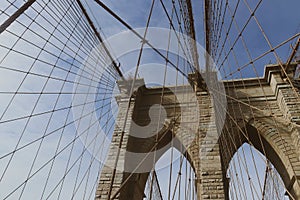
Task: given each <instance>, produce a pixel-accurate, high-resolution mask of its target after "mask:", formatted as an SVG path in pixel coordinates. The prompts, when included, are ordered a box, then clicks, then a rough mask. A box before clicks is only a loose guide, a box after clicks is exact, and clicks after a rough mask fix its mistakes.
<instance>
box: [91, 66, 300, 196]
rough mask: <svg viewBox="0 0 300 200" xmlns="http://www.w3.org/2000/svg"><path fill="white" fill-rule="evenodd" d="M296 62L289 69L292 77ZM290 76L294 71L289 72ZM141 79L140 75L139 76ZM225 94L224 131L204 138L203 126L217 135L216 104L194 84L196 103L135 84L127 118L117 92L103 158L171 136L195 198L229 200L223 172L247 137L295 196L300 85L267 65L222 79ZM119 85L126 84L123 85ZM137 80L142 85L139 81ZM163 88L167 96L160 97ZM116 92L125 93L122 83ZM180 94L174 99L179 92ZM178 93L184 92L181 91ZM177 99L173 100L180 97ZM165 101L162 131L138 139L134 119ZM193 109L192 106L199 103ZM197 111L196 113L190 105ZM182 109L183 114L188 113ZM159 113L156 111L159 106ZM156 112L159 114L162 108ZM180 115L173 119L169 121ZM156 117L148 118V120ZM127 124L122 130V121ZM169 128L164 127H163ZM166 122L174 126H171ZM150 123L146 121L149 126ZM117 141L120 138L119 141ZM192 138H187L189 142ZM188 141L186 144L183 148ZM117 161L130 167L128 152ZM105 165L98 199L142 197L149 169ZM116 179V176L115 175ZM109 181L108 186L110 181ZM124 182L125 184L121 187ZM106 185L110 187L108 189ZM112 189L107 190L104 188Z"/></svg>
mask: <svg viewBox="0 0 300 200" xmlns="http://www.w3.org/2000/svg"><path fill="white" fill-rule="evenodd" d="M293 70H294V68H293V67H291V69H290V71H289V73H290V74H291V75H293ZM291 77H292V76H291ZM138 83H139V84H140V85H141V81H138ZM223 83H224V85H225V88H226V93H227V97H228V98H227V105H226V107H227V117H226V121H225V124H224V127H223V129H222V131H221V135H220V136H219V137H218V139H217V140H216V141H213V140H209V139H207V137H206V136H207V135H206V134H207V131H208V130H209V131H210V132H211V133H214V134H219V133H218V126H217V125H216V123H215V121H213V123H212V119H216V118H215V117H216V113H215V108H214V106H213V104H212V100H211V96H210V94H209V93H208V92H206V91H204V90H203V89H200V88H198V89H197V91H191V92H193V93H194V94H196V97H197V101H196V103H195V102H194V101H193V99H191V98H190V97H191V96H192V95H189V94H187V93H184V92H186V91H185V90H183V87H184V86H181V87H178V88H177V89H178V90H180V89H182V91H183V92H182V93H180V92H179V93H177V97H175V96H174V94H173V93H172V91H171V90H167V89H165V88H164V89H162V88H152V89H147V88H145V87H140V89H139V90H137V91H136V92H135V95H134V96H133V97H130V98H131V100H132V101H131V105H130V108H129V110H128V118H127V121H126V122H125V113H126V112H127V105H128V101H129V97H128V96H126V94H122V95H121V96H120V97H118V99H117V100H118V103H119V107H120V113H119V116H118V118H117V122H116V123H117V125H118V126H116V127H115V132H114V135H113V138H112V147H111V149H110V152H109V158H108V161H107V162H110V163H114V162H115V160H116V156H117V151H118V148H116V147H117V146H119V144H120V145H121V148H122V149H126V150H130V151H132V152H137V153H138V152H141V153H144V152H149V151H151V149H152V148H153V146H155V145H157V148H163V147H165V146H166V147H170V146H168V145H169V144H168V143H169V142H170V141H171V140H172V139H173V138H175V139H176V140H175V141H176V142H175V143H173V145H174V146H175V148H177V149H178V150H179V151H181V152H182V153H183V154H184V155H186V157H187V159H188V160H189V162H190V163H191V165H192V166H193V168H194V170H195V174H196V176H197V181H196V187H197V197H198V199H219V200H221V199H228V185H229V180H228V179H227V178H226V171H227V168H228V165H229V162H230V161H231V158H232V157H233V155H234V153H235V152H236V151H237V149H238V148H239V147H240V146H241V145H242V144H243V143H244V142H248V143H251V145H253V146H254V147H256V148H257V149H258V150H259V151H261V152H263V154H265V155H266V156H267V158H268V159H269V160H270V161H271V162H272V163H273V165H274V166H275V167H276V169H277V171H278V172H279V173H280V175H281V177H282V179H283V181H284V184H285V186H286V188H288V190H289V192H290V193H291V194H292V195H293V197H294V198H295V199H299V198H300V187H299V184H300V183H299V181H300V162H299V157H300V134H299V133H300V128H299V126H298V125H299V124H300V103H299V102H300V101H299V91H297V90H298V89H297V88H293V87H292V86H291V85H290V84H289V83H288V82H287V81H286V80H284V79H282V78H281V76H280V67H279V66H275V65H274V66H268V67H267V68H266V70H265V76H264V77H263V78H261V79H243V80H234V81H225V82H223ZM120 85H126V84H123V83H120ZM140 85H139V86H140ZM162 90H163V91H164V95H163V98H162ZM121 91H125V90H124V88H122V90H121ZM178 95H179V97H178ZM180 95H181V96H180ZM176 98H179V99H180V102H181V105H178V99H176ZM161 102H163V103H162V104H163V106H164V109H165V110H166V116H167V119H166V120H165V122H164V124H163V126H162V127H160V129H159V131H158V132H157V133H156V134H155V135H154V136H153V137H149V138H144V139H140V138H135V137H132V136H131V135H130V132H131V131H132V126H133V125H132V122H133V121H134V122H135V123H136V124H138V125H140V126H147V125H148V124H149V123H150V121H151V120H150V119H149V116H148V111H149V108H150V107H151V105H154V104H161ZM183 107H186V108H188V109H189V112H190V114H187V115H185V116H180V113H181V109H183ZM196 108H197V109H196ZM195 110H198V112H199V113H198V114H197V115H195V114H194V111H195ZM189 112H187V113H189ZM156 113H159V112H157V110H156ZM156 117H158V118H159V117H160V115H159V114H157V115H156ZM175 118H176V119H177V118H184V121H183V122H181V123H178V122H177V121H176V120H175V121H174V120H173V121H172V119H175ZM152 120H153V119H152ZM124 123H126V126H125V131H124V132H123V133H122V127H123V126H124ZM182 126H191V127H196V130H197V132H196V133H195V135H194V136H193V137H190V136H191V135H190V133H188V131H187V129H180V127H182ZM168 127H169V128H168ZM170 127H171V128H170ZM149 128H151V126H150V127H149ZM121 135H123V137H122V141H121V143H120V139H121ZM191 140H192V141H191ZM183 147H185V148H183ZM166 149H167V148H166ZM164 152H165V151H162V152H159V153H157V155H156V156H155V157H151V158H150V159H148V160H147V159H146V161H145V163H148V165H149V163H150V168H151V163H152V164H154V163H155V162H156V161H157V160H158V159H159V158H160V156H161V155H162V154H163V153H164ZM117 164H118V166H120V167H121V168H122V167H123V169H125V168H126V167H128V166H129V165H130V163H128V155H127V154H126V153H125V154H124V153H123V154H122V153H121V154H120V155H119V162H118V163H117ZM113 172H114V170H113V169H112V168H109V167H104V168H103V170H102V173H101V175H100V178H99V185H98V188H97V192H96V199H97V200H104V199H108V195H110V196H111V197H112V195H114V194H115V193H116V192H117V191H118V190H120V192H119V194H118V195H117V196H116V199H130V200H137V199H139V200H140V199H143V196H144V188H145V183H146V180H147V179H148V175H149V173H147V172H145V173H135V174H132V175H130V173H126V172H123V171H118V170H117V171H115V177H114V178H113V177H112V174H113ZM112 180H113V181H112ZM111 184H112V187H111ZM121 186H122V187H121ZM110 189H111V192H109V191H110ZM109 193H110V194H109Z"/></svg>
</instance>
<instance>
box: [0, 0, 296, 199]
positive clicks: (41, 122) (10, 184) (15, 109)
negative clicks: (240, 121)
mask: <svg viewBox="0 0 300 200" xmlns="http://www.w3.org/2000/svg"><path fill="white" fill-rule="evenodd" d="M248 1H249V4H250V7H251V9H254V8H255V5H256V4H257V3H258V2H259V1H258V0H251V1H250V0H248ZM3 2H4V3H3V4H1V5H0V10H3V9H4V8H6V6H9V3H8V1H3ZM37 2H39V3H40V4H41V5H44V4H45V2H46V1H41V0H40V1H37ZM52 2H55V1H52ZM82 2H83V4H84V5H87V2H88V5H89V6H90V8H91V10H89V9H87V10H88V12H89V14H90V15H91V16H92V14H93V15H94V16H95V18H93V17H92V19H93V21H94V23H95V25H96V26H97V27H98V25H100V26H99V27H98V29H99V30H101V34H103V35H104V37H106V38H108V37H110V36H112V35H114V34H117V33H119V32H121V31H125V30H126V28H125V27H123V26H122V25H120V24H119V22H117V21H116V20H115V19H113V18H112V17H111V16H109V15H108V14H107V13H106V12H105V11H104V10H103V9H102V8H101V7H99V6H97V5H96V4H95V3H94V2H93V1H91V0H88V1H82ZM103 2H104V3H105V4H106V5H107V6H108V7H110V8H111V9H112V10H114V11H115V12H116V13H117V14H118V15H119V16H121V17H122V18H123V19H125V21H126V22H128V23H129V24H130V25H131V26H132V27H133V28H139V27H144V26H145V24H146V20H147V15H148V13H149V7H150V4H151V1H141V0H130V1H129V0H118V1H111V0H104V1H103ZM164 2H165V4H166V6H167V8H168V11H169V12H170V5H171V3H170V2H171V1H164ZM244 2H245V0H242V1H240V4H239V7H238V9H237V14H236V16H237V17H236V19H237V21H236V22H237V25H238V27H239V29H241V28H242V27H243V25H244V24H245V21H246V20H247V18H248V17H249V16H250V14H251V13H250V12H249V10H248V9H247V7H246V6H245V3H244ZM236 3H237V0H230V1H229V6H230V7H231V9H232V11H233V10H234V6H235V5H236ZM22 4H23V1H22V0H17V1H14V5H15V6H17V7H18V6H20V5H22ZM192 4H193V12H194V19H195V29H196V37H197V41H198V42H199V43H200V44H201V45H203V44H204V32H203V7H202V6H203V5H202V1H196V0H194V1H192ZM41 5H35V8H36V10H42V6H41ZM299 7H300V1H299V0H286V1H282V0H264V1H262V3H261V5H260V7H259V9H258V10H257V12H256V14H255V16H256V17H257V19H258V20H259V22H260V23H261V25H262V27H263V28H264V31H265V33H266V35H267V36H268V38H269V39H270V42H271V43H272V45H273V46H276V45H278V44H280V43H281V42H282V41H284V40H286V39H287V38H289V37H291V36H293V35H295V34H296V33H299V32H300V27H299V26H300V24H299V23H300V14H299ZM86 8H88V7H86ZM15 10H16V8H14V7H9V9H8V10H6V11H5V12H6V14H8V15H10V14H12V13H13V12H14V11H15ZM52 10H55V6H53V5H51V3H50V5H49V7H47V11H48V12H51V11H52ZM6 14H3V13H1V14H0V22H1V23H2V22H3V21H4V20H5V19H7V15H6ZM26 14H27V15H28V16H36V11H33V10H28V11H27V12H26ZM43 14H44V15H45V16H46V18H47V19H49V20H50V21H51V22H52V23H53V24H52V25H54V24H55V23H56V22H55V20H53V19H52V17H51V16H49V13H48V14H47V13H45V12H44V13H43ZM60 14H62V13H60ZM60 16H62V15H60ZM95 19H96V20H95ZM230 19H231V18H230V14H229V12H227V15H226V18H225V23H224V30H225V29H226V28H228V27H229V23H230ZM19 21H20V23H13V24H12V25H11V26H10V27H9V29H8V30H9V31H10V32H3V33H2V34H1V35H0V44H1V46H0V62H1V63H0V66H1V68H0V92H3V93H1V98H0V102H1V103H0V115H1V116H2V114H4V111H5V109H6V107H7V105H8V104H9V102H10V100H11V98H12V97H13V94H9V93H8V92H14V91H16V90H17V88H18V86H20V85H21V87H20V88H19V91H22V92H37V93H39V92H40V91H41V89H42V88H43V87H44V86H45V88H44V92H49V93H51V92H53V93H54V94H48V95H42V96H41V97H40V98H39V99H38V95H17V96H15V98H14V99H13V101H12V105H11V106H10V107H9V109H8V110H7V111H6V112H5V114H4V115H3V116H2V117H3V118H2V119H1V120H2V121H1V122H2V123H1V124H0V138H1V140H0V153H1V155H5V154H7V153H9V152H11V151H13V149H14V147H15V145H16V143H17V142H18V138H19V137H20V135H21V134H22V132H24V133H23V135H24V136H23V137H22V139H21V141H20V144H19V146H22V145H25V144H27V143H28V142H31V141H33V140H34V139H36V138H37V137H41V136H42V134H43V133H44V132H45V133H49V132H51V131H53V130H55V129H56V128H57V127H62V126H63V125H64V122H71V121H72V120H74V118H76V116H73V115H72V114H70V113H68V111H69V110H68V109H66V110H60V111H56V112H54V113H53V115H52V116H51V113H49V114H45V115H42V116H36V117H34V118H32V120H30V121H29V122H27V121H26V119H20V120H18V121H11V122H5V123H4V122H3V121H5V120H10V119H13V118H15V117H22V116H26V115H30V114H31V112H32V111H33V107H34V105H37V106H36V108H35V110H34V113H39V112H43V111H48V110H51V109H54V108H55V109H59V108H63V107H65V106H72V103H73V102H72V100H71V99H72V95H71V94H72V92H73V91H74V90H73V89H74V85H75V86H76V84H74V83H72V81H73V82H74V80H76V79H78V76H76V73H79V72H80V70H79V69H80V68H81V67H83V65H84V64H83V62H79V61H82V59H81V58H80V56H82V57H85V56H87V54H88V53H87V52H85V50H86V49H83V50H82V51H79V53H78V54H75V52H73V51H72V50H74V51H75V50H77V47H76V45H75V44H74V43H72V42H70V41H69V40H67V39H66V38H65V37H63V36H62V34H63V33H66V32H67V31H66V30H64V29H63V28H66V25H62V26H60V29H61V30H62V32H61V33H58V32H55V35H56V36H57V37H58V38H61V39H62V42H59V41H58V39H57V38H56V39H54V38H53V37H52V38H51V37H49V33H48V32H47V31H49V32H51V31H55V29H54V26H51V24H50V23H49V22H46V21H45V19H41V18H38V19H37V21H38V22H39V23H43V24H45V26H46V30H44V29H42V28H41V27H39V26H38V25H37V24H34V23H33V24H32V25H30V23H31V20H30V19H29V17H26V16H21V17H20V18H19ZM96 21H97V23H96ZM29 25H30V30H34V32H36V33H39V34H40V35H42V36H43V37H45V38H47V37H49V38H50V39H49V41H51V42H53V44H55V45H57V47H59V48H63V46H64V43H65V44H67V45H66V46H68V47H69V48H65V49H64V52H63V54H61V55H60V56H61V57H62V58H64V59H60V60H56V58H55V57H53V56H51V55H50V54H49V53H46V52H45V51H43V52H42V53H41V54H40V52H39V48H37V47H35V46H34V45H32V44H29V43H28V42H26V41H24V40H20V41H18V42H16V41H17V40H18V37H16V36H15V35H14V34H16V35H20V34H22V32H23V31H25V30H26V26H29ZM150 26H153V27H164V28H168V27H169V23H168V20H167V19H166V17H165V15H164V13H163V10H162V7H161V5H160V3H159V1H158V0H157V1H156V4H155V6H154V12H153V17H152V19H151V22H150ZM12 33H14V34H12ZM237 35H238V31H237V27H236V26H235V25H232V29H231V31H230V42H227V43H226V44H225V45H226V48H225V49H226V51H228V50H229V49H230V43H232V42H233V41H234V40H235V38H236V37H237ZM243 37H244V39H245V43H246V45H247V47H248V48H249V51H250V52H251V57H252V58H255V57H257V56H259V55H261V54H262V53H263V52H265V51H267V50H269V49H270V47H269V46H268V44H267V42H266V41H265V39H264V37H263V35H262V32H261V30H259V28H258V26H257V24H256V22H255V20H254V19H251V21H250V23H249V25H248V26H247V28H246V29H245V31H244V33H243ZM23 38H24V39H27V40H28V41H32V42H33V43H34V44H35V45H37V46H43V45H45V43H46V42H45V41H44V40H43V39H41V38H40V37H38V36H37V35H35V34H34V33H32V32H30V31H27V32H26V33H25V34H24V35H23ZM222 38H224V34H223V36H222ZM71 40H75V36H73V37H71ZM295 40H296V38H295V39H294V40H293V42H295ZM15 42H16V44H15V46H14V43H15ZM290 44H291V42H288V43H287V44H286V45H284V46H283V47H282V48H279V49H278V50H277V51H276V52H277V53H278V55H279V56H280V59H281V60H282V61H283V62H285V61H286V60H287V58H288V56H289V53H290V47H289V45H290ZM85 45H87V44H85ZM13 46H14V49H16V50H19V51H21V52H26V53H27V54H28V56H32V57H33V58H34V57H39V59H38V60H35V59H33V58H29V57H28V56H22V55H21V54H20V53H17V52H14V53H12V52H11V53H10V54H9V55H8V56H6V57H5V55H6V53H7V52H8V49H10V48H11V47H13ZM57 47H55V46H54V45H49V43H48V45H45V46H44V50H47V51H49V52H54V53H55V54H59V48H57ZM109 48H110V50H111V52H112V54H114V51H115V50H114V47H113V46H111V47H109ZM90 50H91V49H90ZM234 51H235V54H236V56H237V62H238V63H237V62H236V61H235V59H234V58H233V54H232V53H231V54H230V56H229V59H228V62H226V63H225V65H224V67H222V68H221V74H222V75H223V78H225V76H227V77H226V79H232V78H241V77H256V76H261V75H262V73H263V69H264V65H266V64H269V63H276V59H275V57H274V55H273V54H268V55H267V56H265V57H264V58H262V59H260V60H258V61H257V62H255V63H254V66H251V65H249V66H246V67H245V68H244V69H243V70H242V71H241V74H239V73H235V74H234V75H232V76H228V73H230V72H233V71H235V69H237V68H238V66H243V65H244V64H246V63H248V62H249V58H248V55H247V53H246V51H245V49H244V47H243V44H242V42H241V40H238V42H237V44H236V46H235V47H234ZM137 54H138V51H136V52H132V53H130V54H128V55H125V56H123V57H122V58H119V61H120V63H121V70H123V71H124V72H125V71H128V70H129V69H131V68H133V66H134V65H135V64H136V57H137ZM145 55H146V56H147V57H144V58H143V61H142V62H144V63H147V62H154V61H155V62H158V61H159V62H163V60H162V59H161V58H158V57H157V55H155V54H154V53H151V52H148V53H146V54H145ZM224 56H225V54H224V53H223V54H222V55H221V58H224ZM41 60H46V61H47V62H48V63H45V62H42V61H41ZM220 60H222V59H220ZM90 62H91V63H89V64H88V66H89V67H91V66H92V62H93V61H90ZM144 63H143V64H144ZM53 65H55V66H57V67H56V68H54V70H53V71H51V70H52V66H53ZM30 66H32V68H31V71H30V72H31V73H32V74H29V75H27V76H26V73H22V72H17V71H13V70H11V69H15V70H22V71H23V72H26V71H28V70H29V68H30ZM5 67H6V68H9V70H8V69H5ZM59 67H60V68H59ZM63 69H70V71H71V72H73V73H67V71H64V70H63ZM254 69H255V70H257V71H258V74H255V73H254ZM90 70H92V71H93V70H95V72H97V71H96V66H94V68H93V67H92V68H91V69H90ZM87 71H88V70H87ZM34 73H37V74H42V75H45V76H46V77H47V76H50V77H51V78H52V79H51V80H50V81H48V82H47V78H45V77H38V76H35V75H34ZM87 76H88V75H87ZM25 77H26V78H25ZM24 78H25V79H24ZM23 79H24V81H22V80H23ZM56 79H61V80H64V79H66V80H69V81H70V82H68V83H63V81H58V80H56ZM93 81H94V82H93V83H91V84H95V85H93V86H95V87H98V83H99V82H101V81H103V80H102V79H101V78H100V77H97V76H95V77H93ZM21 83H22V84H21ZM83 89H87V88H83ZM60 90H61V91H63V92H66V93H67V92H69V94H65V95H61V96H59V97H58V95H57V93H58V92H59V91H60ZM100 97H102V98H104V97H103V96H101V95H100ZM89 98H90V100H91V99H92V98H94V97H93V96H89ZM89 98H88V99H89ZM98 98H99V96H98ZM85 100H86V99H85ZM98 106H99V104H96V107H98ZM106 109H108V108H105V109H102V111H103V112H105V111H107V110H106ZM83 110H84V109H83ZM87 111H88V109H87V108H86V110H84V112H87ZM97 114H99V113H97ZM94 117H95V116H94ZM50 118H53V119H54V120H51V123H50V124H48V125H47V122H48V120H50ZM104 118H105V117H104ZM107 118H109V115H108V116H106V119H107ZM87 120H90V121H92V120H94V118H88V119H87ZM26 123H28V124H27V125H26ZM102 123H104V122H103V121H102ZM102 123H100V124H98V125H95V126H93V127H92V128H91V130H90V132H93V131H95V130H99V126H103V124H102ZM76 125H77V126H79V125H78V124H73V125H71V126H67V127H66V128H64V129H60V130H59V131H56V132H55V134H52V135H50V136H49V137H47V138H45V139H44V140H43V143H42V145H41V150H40V153H39V155H37V160H36V162H35V164H34V167H33V169H32V172H34V171H35V170H38V168H39V167H41V166H42V165H43V163H45V162H46V161H48V160H49V159H51V158H52V157H53V155H55V154H56V150H57V149H58V151H59V150H62V149H63V147H64V146H66V145H68V144H70V143H72V140H73V138H75V137H76V134H75V132H76V131H75V129H76ZM81 126H83V127H85V126H84V125H81ZM24 127H26V128H25V129H24ZM77 128H78V127H77ZM23 129H24V131H23ZM41 130H42V131H41ZM90 135H92V136H93V134H90ZM60 136H62V137H60ZM60 138H61V141H60ZM90 140H92V138H87V143H88V142H89V141H90ZM100 140H101V139H100ZM72 144H74V146H73V145H70V146H68V147H67V148H66V150H64V151H63V152H62V153H61V154H60V155H59V156H58V157H57V159H56V161H55V162H54V163H53V169H52V172H51V176H50V178H49V185H50V186H49V187H48V188H46V193H47V194H48V193H50V191H51V190H52V189H53V188H54V186H55V184H57V182H59V179H60V178H61V177H62V176H63V174H64V172H65V170H67V169H68V168H71V165H72V163H74V167H73V168H71V169H70V172H69V174H68V176H66V179H65V183H64V186H63V187H62V191H63V193H62V194H61V198H62V199H69V198H70V195H71V194H72V192H73V191H74V190H75V189H76V187H77V186H78V185H75V180H74V177H76V176H77V177H78V179H81V178H82V180H84V181H83V183H82V184H80V185H79V186H78V192H77V193H76V195H75V199H82V198H83V196H84V195H85V196H84V198H86V199H88V194H84V190H85V188H89V190H88V192H87V193H89V194H91V195H93V194H94V187H95V185H93V184H95V183H96V181H97V175H96V174H97V173H98V169H99V168H101V163H99V162H98V161H95V160H94V159H93V157H92V156H91V154H90V153H89V152H87V151H85V149H84V146H83V144H82V141H80V140H76V142H75V143H72ZM92 144H96V142H94V143H92ZM91 146H93V145H91ZM56 147H57V149H56ZM38 148H39V143H34V144H32V145H29V146H28V147H26V148H24V150H22V151H18V153H16V154H15V156H14V158H13V160H12V163H11V165H10V166H13V167H10V168H9V170H8V171H7V172H6V175H5V176H4V179H3V180H2V182H0V188H1V189H0V198H1V199H2V198H3V197H4V196H6V195H7V194H8V193H9V192H10V191H11V190H12V189H13V188H14V187H15V186H16V185H18V184H21V183H22V182H23V181H24V180H25V179H26V178H27V177H28V176H30V174H32V173H29V171H30V166H31V164H32V162H33V160H34V157H35V152H36V151H37V149H38ZM245 148H246V150H247V147H245ZM92 149H93V147H92ZM93 150H94V151H95V152H97V151H98V150H99V149H97V148H95V147H94V149H93ZM81 153H83V154H84V156H83V157H82V159H81V160H79V161H78V162H76V159H77V158H78V155H80V154H81ZM98 153H99V152H98ZM100 153H101V151H100ZM1 155H0V156H1ZM69 155H71V157H70V162H69V163H70V164H69V166H68V160H67V159H66V158H68V157H69ZM166 157H168V155H166ZM8 161H9V156H7V157H5V158H3V159H1V161H0V172H1V173H2V172H3V171H4V170H5V166H6V164H7V163H8ZM79 162H80V163H89V162H91V165H90V166H91V168H90V170H89V169H88V167H89V165H88V164H86V165H84V164H83V165H81V164H79ZM261 165H262V166H263V164H261ZM174 166H175V168H177V169H178V166H179V165H178V163H177V164H174ZM50 169H51V165H47V166H46V167H45V168H43V170H42V171H41V172H40V173H37V174H36V175H35V176H34V178H33V179H31V181H29V182H28V184H27V186H26V189H25V190H24V193H23V196H22V197H23V199H38V198H40V197H41V195H42V194H41V193H42V190H43V186H44V185H43V184H44V183H45V181H46V175H47V174H48V173H49V172H50ZM86 172H88V173H89V176H85V173H86ZM158 173H160V175H161V177H162V178H161V179H163V178H164V176H163V174H165V175H166V174H168V170H167V169H164V170H162V171H161V172H158ZM174 176H176V173H175V174H174ZM78 184H79V183H78ZM30 188H35V190H37V191H39V192H36V193H32V192H31V189H30ZM21 189H22V187H21ZM21 189H19V190H17V191H16V192H15V193H14V194H13V195H12V196H10V198H8V199H16V198H17V197H19V196H20V194H21ZM58 193H59V189H56V190H55V191H54V194H53V196H51V197H50V199H56V197H57V196H58ZM164 195H166V193H165V192H164ZM44 198H45V197H44ZM91 199H92V198H91Z"/></svg>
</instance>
